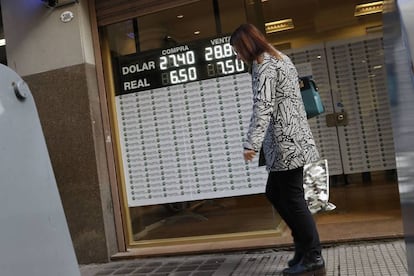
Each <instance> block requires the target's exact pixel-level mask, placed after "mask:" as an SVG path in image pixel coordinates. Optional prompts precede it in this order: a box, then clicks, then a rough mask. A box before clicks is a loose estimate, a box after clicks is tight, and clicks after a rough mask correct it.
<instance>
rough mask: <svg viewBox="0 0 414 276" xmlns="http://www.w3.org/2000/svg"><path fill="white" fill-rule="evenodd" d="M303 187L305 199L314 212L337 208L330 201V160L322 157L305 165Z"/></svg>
mask: <svg viewBox="0 0 414 276" xmlns="http://www.w3.org/2000/svg"><path fill="white" fill-rule="evenodd" d="M303 188H304V190H305V200H306V202H307V203H308V208H309V210H310V211H311V213H312V214H316V213H318V212H322V211H331V210H334V209H335V208H336V206H335V205H334V204H332V203H330V202H329V170H328V160H326V159H322V160H319V161H317V162H313V163H310V164H306V165H305V166H304V168H303Z"/></svg>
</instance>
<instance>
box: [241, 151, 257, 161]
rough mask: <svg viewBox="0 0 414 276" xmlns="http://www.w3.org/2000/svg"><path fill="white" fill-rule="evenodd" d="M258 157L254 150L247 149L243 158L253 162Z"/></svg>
mask: <svg viewBox="0 0 414 276" xmlns="http://www.w3.org/2000/svg"><path fill="white" fill-rule="evenodd" d="M255 155H256V152H255V151H254V150H249V149H245V150H244V152H243V157H244V160H245V161H251V160H252V159H253V158H254V157H255Z"/></svg>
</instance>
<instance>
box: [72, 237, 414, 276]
mask: <svg viewBox="0 0 414 276" xmlns="http://www.w3.org/2000/svg"><path fill="white" fill-rule="evenodd" d="M292 255H293V252H291V251H284V250H272V249H267V250H254V251H243V252H236V253H216V254H206V255H192V256H178V257H165V258H158V257H157V258H148V259H133V260H126V261H117V262H111V263H107V264H99V265H84V266H81V267H80V269H81V275H82V276H95V275H96V276H106V275H118V276H123V275H125V276H126V275H128V276H132V275H134V276H253V275H257V276H259V275H261V276H270V275H281V271H282V270H283V269H284V268H285V267H286V264H287V261H288V260H289V259H290V258H291V257H292ZM323 256H324V259H325V262H326V272H327V274H326V275H327V276H331V275H332V276H386V275H389V276H406V275H407V276H408V272H407V259H406V251H405V243H404V240H403V239H399V240H387V241H375V242H359V243H349V244H340V245H332V246H330V247H325V248H324V251H323Z"/></svg>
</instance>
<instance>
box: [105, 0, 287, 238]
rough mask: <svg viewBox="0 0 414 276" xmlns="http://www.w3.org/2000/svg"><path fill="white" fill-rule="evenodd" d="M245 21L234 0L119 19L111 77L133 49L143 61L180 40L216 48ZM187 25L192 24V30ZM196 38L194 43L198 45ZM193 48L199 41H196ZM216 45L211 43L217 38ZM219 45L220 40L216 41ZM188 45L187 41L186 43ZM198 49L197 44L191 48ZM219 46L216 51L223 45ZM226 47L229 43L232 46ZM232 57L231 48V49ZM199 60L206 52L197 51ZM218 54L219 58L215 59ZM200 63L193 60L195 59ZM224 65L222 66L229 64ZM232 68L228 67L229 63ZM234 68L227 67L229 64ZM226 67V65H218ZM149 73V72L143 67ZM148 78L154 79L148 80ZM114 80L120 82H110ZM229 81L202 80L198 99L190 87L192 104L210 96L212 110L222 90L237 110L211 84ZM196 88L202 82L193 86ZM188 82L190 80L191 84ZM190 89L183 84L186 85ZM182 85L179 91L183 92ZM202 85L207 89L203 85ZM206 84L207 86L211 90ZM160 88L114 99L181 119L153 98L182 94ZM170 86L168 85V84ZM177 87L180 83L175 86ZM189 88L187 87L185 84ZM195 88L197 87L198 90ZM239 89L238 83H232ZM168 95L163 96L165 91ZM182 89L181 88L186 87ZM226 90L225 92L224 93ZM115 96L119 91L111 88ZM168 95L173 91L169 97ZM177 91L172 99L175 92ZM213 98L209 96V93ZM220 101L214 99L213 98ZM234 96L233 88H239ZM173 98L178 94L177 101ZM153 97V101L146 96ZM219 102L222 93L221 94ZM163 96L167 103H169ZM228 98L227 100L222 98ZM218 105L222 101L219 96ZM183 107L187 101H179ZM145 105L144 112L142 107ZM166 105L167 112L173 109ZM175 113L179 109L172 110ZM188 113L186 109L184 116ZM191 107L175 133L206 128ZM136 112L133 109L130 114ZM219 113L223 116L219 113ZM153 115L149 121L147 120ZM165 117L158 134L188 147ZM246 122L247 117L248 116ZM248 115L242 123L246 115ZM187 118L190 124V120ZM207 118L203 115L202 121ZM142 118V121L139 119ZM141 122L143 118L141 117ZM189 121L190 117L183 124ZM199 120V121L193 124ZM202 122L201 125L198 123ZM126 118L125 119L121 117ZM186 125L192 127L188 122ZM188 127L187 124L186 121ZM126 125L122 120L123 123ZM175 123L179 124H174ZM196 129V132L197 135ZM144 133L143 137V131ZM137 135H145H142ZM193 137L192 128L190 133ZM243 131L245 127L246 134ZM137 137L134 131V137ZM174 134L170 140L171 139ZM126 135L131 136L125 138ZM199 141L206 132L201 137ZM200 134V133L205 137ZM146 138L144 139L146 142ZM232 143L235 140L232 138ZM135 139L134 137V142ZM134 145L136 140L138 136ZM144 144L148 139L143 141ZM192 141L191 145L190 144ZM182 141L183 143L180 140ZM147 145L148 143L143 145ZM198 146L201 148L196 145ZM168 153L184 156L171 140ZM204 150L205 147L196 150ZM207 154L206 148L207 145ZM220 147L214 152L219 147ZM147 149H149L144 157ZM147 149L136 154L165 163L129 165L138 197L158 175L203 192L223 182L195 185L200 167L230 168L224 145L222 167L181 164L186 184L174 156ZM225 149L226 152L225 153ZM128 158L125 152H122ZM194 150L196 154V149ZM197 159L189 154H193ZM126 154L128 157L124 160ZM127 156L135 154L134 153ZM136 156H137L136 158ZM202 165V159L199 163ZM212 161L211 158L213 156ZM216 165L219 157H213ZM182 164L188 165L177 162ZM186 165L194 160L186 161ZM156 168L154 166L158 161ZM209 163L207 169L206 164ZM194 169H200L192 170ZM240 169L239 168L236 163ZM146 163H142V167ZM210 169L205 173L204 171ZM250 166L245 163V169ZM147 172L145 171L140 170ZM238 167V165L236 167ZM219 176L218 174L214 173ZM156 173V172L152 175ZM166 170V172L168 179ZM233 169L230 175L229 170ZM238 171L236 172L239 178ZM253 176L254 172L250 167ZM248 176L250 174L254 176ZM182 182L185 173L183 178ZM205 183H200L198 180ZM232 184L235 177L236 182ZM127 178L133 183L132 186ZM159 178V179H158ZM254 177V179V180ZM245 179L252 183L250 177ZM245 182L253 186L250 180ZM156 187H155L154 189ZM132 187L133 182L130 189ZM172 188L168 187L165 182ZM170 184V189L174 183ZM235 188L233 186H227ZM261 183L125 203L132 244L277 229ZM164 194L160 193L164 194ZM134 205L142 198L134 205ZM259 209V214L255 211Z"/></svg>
mask: <svg viewBox="0 0 414 276" xmlns="http://www.w3.org/2000/svg"><path fill="white" fill-rule="evenodd" d="M215 11H216V12H217V11H218V12H219V14H215ZM244 21H245V13H244V2H243V0H231V1H217V2H216V3H215V6H214V2H213V1H210V0H203V1H197V2H195V3H193V4H189V5H184V6H180V7H176V8H173V9H169V10H165V11H160V12H157V13H154V14H149V15H146V16H142V17H139V18H136V19H133V20H129V21H126V22H121V23H118V24H113V25H111V26H108V27H105V30H104V31H105V32H106V35H107V37H108V43H109V48H110V50H111V56H112V57H113V70H114V75H115V77H117V74H118V73H117V71H118V70H119V68H120V67H118V63H117V61H118V57H121V58H122V57H123V56H126V55H130V54H136V56H137V57H138V59H140V57H141V55H140V53H142V54H143V57H144V56H146V55H147V53H153V52H154V51H155V52H160V49H167V50H168V49H175V46H177V45H184V44H188V45H193V44H191V43H192V42H194V41H204V43H207V44H200V45H210V46H211V45H213V46H214V45H216V44H213V42H211V41H214V39H215V38H220V37H223V36H225V35H229V34H230V33H231V32H232V31H233V30H234V29H235V28H236V27H237V26H238V25H239V24H241V23H243V22H244ZM189 26H190V27H189ZM197 43H198V42H197ZM197 43H196V44H195V45H198V44H197ZM214 43H216V42H214ZM220 43H223V42H220ZM190 47H191V46H190ZM196 47H198V46H196ZM200 47H206V46H200ZM220 49H221V50H222V51H223V52H218V53H217V54H218V55H227V52H228V51H227V48H220ZM220 49H218V50H220ZM229 49H230V50H231V47H229ZM230 54H232V52H231V53H230ZM201 56H203V58H204V54H202V55H201ZM219 58H220V57H219ZM155 59H156V58H154V57H153V56H151V58H149V59H148V60H149V61H148V62H147V63H146V64H147V65H148V67H147V68H146V69H148V68H149V67H150V65H149V64H150V62H151V61H153V60H155ZM197 62H198V61H197ZM219 62H221V63H222V64H225V63H224V62H222V61H219ZM226 65H227V64H226ZM230 65H231V64H230ZM230 68H231V67H230ZM132 69H134V70H135V69H136V70H141V69H142V70H144V69H145V68H144V67H133V68H132ZM223 70H224V69H223ZM146 71H151V70H146ZM148 80H149V81H150V80H151V77H150V76H149V77H148ZM115 81H116V82H117V80H115ZM234 81H236V77H233V78H232V79H227V81H223V82H218V81H215V80H214V79H211V80H210V81H209V82H208V83H209V84H206V83H205V84H204V88H203V87H202V86H201V85H200V89H207V90H206V93H205V94H206V96H204V97H200V98H198V96H197V95H196V94H194V92H193V93H192V94H191V95H190V94H189V95H188V100H189V101H197V102H199V103H200V104H201V103H204V101H209V107H210V108H211V105H215V104H218V102H215V103H212V102H211V101H212V100H214V99H217V100H218V99H219V98H220V97H221V96H220V93H222V96H223V97H227V98H228V100H227V102H228V103H229V104H230V105H231V106H233V103H234V107H233V108H236V102H237V101H238V99H237V101H236V99H235V98H233V97H231V96H230V95H227V96H226V94H225V93H226V92H220V91H219V90H220V89H218V88H216V87H217V86H218V85H220V83H221V85H231V87H233V88H234V87H236V86H235V85H234V84H232V83H233V82H234ZM211 84H214V86H211ZM243 84H244V86H245V87H248V85H250V78H249V77H247V78H245V79H244V80H243V81H242V82H240V84H239V85H243ZM197 85H199V84H197ZM189 86H190V83H189ZM189 86H188V87H189ZM184 87H185V86H183V87H181V86H180V88H178V89H179V90H180V89H183V90H184ZM206 87H207V88H206ZM208 87H210V88H208ZM162 89H164V90H161V89H150V90H145V89H142V90H141V91H139V93H129V94H123V95H122V97H119V96H116V98H117V99H116V100H118V101H121V102H122V103H121V110H122V112H125V113H128V114H132V113H131V108H133V109H137V110H136V111H137V112H138V113H139V112H140V114H141V116H148V119H149V120H153V119H154V118H155V119H157V118H156V116H157V115H158V114H160V112H161V113H164V114H170V113H171V115H172V116H178V115H180V114H179V112H180V109H175V110H174V112H172V107H171V108H169V107H168V105H162V107H161V108H162V109H163V110H162V111H160V110H159V109H158V108H160V105H157V102H158V101H160V100H161V101H162V100H164V101H165V100H167V99H168V100H169V101H170V104H172V103H173V102H174V105H175V106H176V105H180V106H181V105H183V103H182V100H184V99H187V98H182V97H183V96H182V95H183V92H182V91H181V90H180V91H181V92H174V93H175V94H173V93H172V92H171V93H169V92H168V91H169V89H170V88H169V87H168V86H167V87H165V88H162ZM171 89H173V88H171ZM174 89H177V88H174ZM188 89H189V88H188ZM197 89H198V88H197ZM235 89H236V90H237V87H236V88H235ZM244 89H245V90H243V91H241V90H240V93H246V95H245V96H244V97H247V98H248V100H247V101H248V104H246V105H245V106H244V107H243V108H245V109H247V110H250V108H251V106H250V104H251V103H250V91H251V90H250V89H248V88H244ZM233 90H234V89H231V88H229V90H228V91H229V92H231V93H233V92H234V91H233ZM167 92H168V96H167V95H166V94H165V93H167ZM184 93H185V92H184ZM227 93H228V92H227ZM116 94H117V95H119V94H118V92H116ZM170 94H171V95H170ZM174 95H175V96H174ZM208 95H210V96H208ZM216 95H218V97H219V98H217V96H216ZM236 95H237V92H236ZM176 98H177V99H176ZM143 99H148V100H149V102H147V103H146V104H145V105H143V106H142V107H139V108H137V107H136V104H133V105H131V104H130V102H132V101H133V102H134V103H135V101H136V102H137V103H138V102H139V101H141V100H143ZM151 99H152V100H151ZM220 99H221V98H220ZM168 100H167V101H168ZM224 100H225V99H224ZM220 102H221V100H220ZM154 108H155V109H157V112H158V113H157V115H155V114H154V115H153V109H154ZM183 108H184V105H183ZM140 109H142V110H140ZM170 109H171V110H170ZM177 112H178V113H177ZM188 112H189V111H188V110H187V113H188ZM191 112H193V113H192V114H193V115H192V117H190V116H188V117H185V118H183V117H181V120H183V119H185V127H184V129H182V130H181V131H179V132H186V133H187V132H188V129H187V128H194V129H198V128H200V129H202V134H204V127H207V125H206V123H205V121H204V120H202V121H200V120H198V121H197V120H196V118H198V119H202V117H201V116H204V118H205V119H206V118H207V117H206V116H209V115H208V112H207V111H205V110H204V111H203V109H202V108H201V106H200V108H199V111H198V112H195V111H194V110H192V111H191ZM134 114H135V113H134ZM234 114H235V116H236V117H235V118H237V122H239V120H240V119H239V115H238V113H237V111H236V110H235V112H234ZM182 115H183V116H186V110H182ZM222 116H224V115H222ZM149 117H154V118H149ZM164 117H165V118H164V119H162V120H161V121H160V120H159V118H158V121H157V124H158V126H159V128H160V129H161V130H160V131H161V132H163V134H162V135H163V136H165V135H170V138H169V139H168V140H170V141H178V143H179V144H180V149H184V150H185V149H190V148H191V147H192V146H193V144H192V143H193V142H190V139H189V138H188V139H183V140H180V139H178V140H176V137H175V136H176V135H175V134H174V135H173V134H172V133H171V132H170V133H168V131H165V129H164V130H162V127H161V125H162V124H164V123H167V124H169V125H171V124H173V125H174V123H171V118H170V115H168V116H164ZM246 119H247V120H248V118H247V117H246ZM246 119H245V120H246ZM174 120H175V121H176V122H175V125H177V124H178V125H180V124H181V123H180V118H178V117H174ZM188 120H189V121H188ZM206 120H207V119H206ZM140 121H141V120H140ZM142 121H144V120H142ZM187 121H188V122H187ZM196 121H197V122H196ZM203 121H204V123H203ZM123 123H125V121H123ZM143 124H146V125H147V127H144V128H141V125H134V126H133V127H134V128H140V129H141V131H142V132H141V133H146V135H148V133H154V134H155V135H158V134H157V133H158V131H157V132H154V128H156V127H155V126H154V125H153V124H148V123H145V122H144V123H143ZM187 124H189V125H187ZM212 124H213V127H214V129H213V130H211V129H210V132H214V131H218V132H220V133H224V134H226V128H225V126H224V125H223V126H222V124H221V123H220V124H219V125H217V124H216V122H215V121H214V120H211V121H210V127H211V125H212ZM119 125H122V123H119ZM190 125H191V126H190ZM124 126H125V124H124ZM178 127H179V126H178ZM236 127H237V128H234V127H233V131H234V130H235V131H236V132H237V135H239V133H240V132H243V131H240V130H239V127H238V125H237V126H236ZM230 128H231V126H227V129H228V130H227V131H229V130H230ZM200 133H201V132H200ZM119 135H120V137H121V138H124V135H121V133H120V134H119ZM142 135H143V134H142ZM142 135H141V136H138V137H143V136H142ZM190 135H191V133H190ZM242 135H244V132H243V134H242ZM135 136H137V135H135ZM135 136H134V137H133V139H136V137H135ZM173 136H174V137H173ZM127 138H129V136H128V137H127ZM202 138H203V137H202ZM141 139H142V143H144V141H145V139H144V138H141ZM203 139H204V138H203ZM220 139H222V140H218V141H215V142H214V143H219V144H222V145H224V143H225V142H226V143H227V141H225V139H223V138H220ZM148 140H151V139H149V138H148V139H147V140H146V141H148ZM152 140H153V141H154V140H155V137H154V138H152ZM233 140H234V139H233ZM134 141H135V140H134ZM162 141H163V139H162V138H161V142H158V143H155V144H154V145H153V147H155V150H157V147H158V149H159V150H161V149H162V153H164V152H165V150H164V148H162V147H163V145H161V146H160V144H162V143H163V142H162ZM204 141H205V142H204V144H203V142H201V143H199V144H198V146H197V145H195V144H194V145H195V148H194V151H200V147H201V148H205V147H206V145H205V144H207V141H208V138H207V140H205V139H204ZM138 143H139V141H138ZM145 143H147V142H145ZM190 143H191V145H190ZM233 143H234V142H233ZM182 144H186V145H182ZM145 145H147V144H145ZM235 146H236V148H237V154H236V155H237V156H236V155H234V156H233V155H232V158H233V159H237V162H238V163H241V168H242V169H241V171H236V169H234V172H233V173H234V174H235V176H234V177H235V178H237V177H239V178H241V179H242V181H247V180H246V179H249V180H248V181H250V175H249V171H244V168H245V167H246V165H245V164H244V161H243V160H242V145H241V141H236V145H235ZM197 147H198V149H197ZM169 151H170V152H172V153H173V154H179V156H180V157H182V156H183V154H184V153H181V152H179V151H177V150H174V146H173V144H171V147H170V148H169ZM201 151H203V149H201ZM206 151H207V150H206ZM216 151H217V150H216ZM149 152H150V154H148V153H149ZM151 153H152V151H151V150H148V146H147V148H146V150H142V151H139V152H138V154H137V156H140V155H141V157H142V154H144V158H146V157H145V154H147V155H146V156H149V155H151V156H149V157H148V158H146V159H145V160H146V161H147V163H151V164H152V163H154V164H155V163H157V164H158V162H162V167H163V168H165V171H164V169H159V171H158V169H155V170H154V169H150V170H149V171H145V172H144V169H143V168H142V167H134V166H131V167H130V168H129V169H130V170H137V171H142V172H143V174H142V176H141V177H140V178H139V179H132V178H129V182H128V180H125V181H126V182H128V184H123V185H133V188H131V189H133V191H132V194H133V196H135V197H139V196H141V194H142V193H145V192H146V191H147V190H149V189H154V187H155V186H157V185H158V186H159V187H161V184H162V183H163V181H160V180H157V175H158V178H174V179H176V183H177V184H176V186H177V187H178V188H177V189H179V187H180V186H186V187H187V186H192V187H194V189H195V190H196V189H201V188H200V186H202V185H215V184H211V183H207V182H214V181H217V182H220V181H219V180H214V179H215V178H214V174H213V177H212V178H209V180H206V176H204V180H200V182H199V183H189V182H192V181H191V180H189V179H193V180H195V182H197V181H198V180H197V177H194V175H197V173H200V174H202V173H203V172H205V173H206V175H207V174H208V175H209V177H211V175H212V174H211V173H210V171H212V170H216V171H219V170H223V172H224V173H227V174H229V173H228V169H229V168H230V170H229V171H230V172H231V167H227V166H231V161H228V160H229V159H228V158H229V157H230V154H233V153H230V152H229V151H228V150H227V152H226V150H225V149H224V147H223V151H222V152H219V155H221V157H220V156H219V158H218V159H222V160H226V161H224V163H225V164H224V163H223V165H225V166H226V168H217V165H215V166H216V167H214V169H213V166H212V164H211V163H210V164H208V163H207V164H200V163H198V164H197V165H194V166H193V167H191V166H189V167H188V168H183V170H188V171H187V173H188V174H191V175H192V177H193V178H187V180H186V181H184V182H183V181H181V172H179V171H180V170H178V173H177V174H176V175H171V174H168V173H169V171H174V172H177V170H176V167H177V163H178V165H180V162H179V161H175V159H174V160H168V159H167V158H163V156H162V155H159V154H155V155H154V154H151ZM226 154H227V155H226ZM126 155H127V154H126ZM126 155H124V156H123V157H122V158H127V157H126ZM195 155H196V154H195ZM193 157H194V156H193ZM128 158H129V157H128ZM131 158H132V157H131ZM134 158H135V157H134ZM195 158H197V159H198V160H201V159H202V158H199V157H198V156H196V157H195ZM203 158H205V161H204V162H208V160H209V158H208V156H207V155H206V156H205V157H203ZM199 162H200V161H199ZM210 162H211V158H210ZM216 162H217V161H216ZM181 164H184V165H185V163H182V162H181ZM191 164H193V163H192V162H191ZM157 166H158V165H157ZM206 166H207V167H208V168H207V167H206ZM252 166H253V167H255V168H256V169H258V168H257V165H256V164H254V165H252ZM197 167H198V168H197ZM239 167H240V166H239ZM145 168H147V167H145ZM205 168H207V170H205ZM246 168H247V167H246ZM145 170H146V169H145ZM237 170H239V169H237ZM261 172H263V173H264V174H265V175H266V173H265V171H264V168H261ZM216 173H217V172H216ZM155 174H157V175H155ZM167 174H168V176H166V175H167ZM183 174H185V173H183ZM230 174H231V173H230ZM236 174H239V175H238V176H236ZM252 174H253V171H252ZM252 178H254V177H253V176H252ZM183 179H185V178H183ZM203 181H204V182H203ZM236 181H237V180H236ZM265 181H266V180H265V177H264V178H261V179H260V180H257V179H256V182H259V183H260V185H261V186H263V185H264V182H265ZM130 182H131V183H130ZM158 182H159V183H158ZM253 182H254V181H252V183H253ZM249 183H250V182H249ZM237 185H239V186H241V185H240V183H236V184H234V186H235V187H236V188H237ZM249 185H250V184H249ZM158 186H157V187H158ZM131 187H132V186H131ZM169 187H171V186H169ZM173 189H174V188H173ZM232 189H233V187H232ZM263 190H264V188H263V187H262V188H260V189H259V190H258V191H259V193H261V194H257V193H258V192H255V193H252V194H245V193H244V195H240V194H238V195H237V196H233V197H229V196H226V194H225V192H223V193H222V194H220V195H218V196H217V198H214V197H213V198H211V196H210V197H206V198H203V197H201V198H200V197H198V200H192V196H190V197H188V198H187V199H186V200H185V201H183V200H180V201H178V202H169V203H162V204H151V205H148V203H145V204H141V205H140V206H138V207H137V206H132V205H131V206H130V207H129V208H128V213H129V216H130V218H129V221H130V222H131V226H132V227H131V228H132V233H131V234H132V236H133V240H134V241H149V240H157V239H169V238H183V237H197V236H206V235H207V236H208V235H222V234H234V233H241V232H243V233H245V232H254V231H266V230H278V229H279V227H280V226H281V225H282V220H281V218H280V217H279V215H278V214H277V213H276V212H274V210H273V208H272V206H271V205H270V204H269V202H268V201H267V199H266V198H265V196H264V195H263V193H262V191H263ZM167 192H168V191H165V193H167ZM148 202H151V200H148ZM138 204H139V203H138ZM258 214H260V215H258Z"/></svg>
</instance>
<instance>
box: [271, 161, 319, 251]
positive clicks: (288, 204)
mask: <svg viewBox="0 0 414 276" xmlns="http://www.w3.org/2000/svg"><path fill="white" fill-rule="evenodd" d="M266 197H267V198H268V200H269V201H270V202H271V203H272V205H273V207H274V208H275V209H276V210H277V211H278V213H279V215H280V216H281V217H282V219H283V220H284V221H285V222H286V224H287V225H288V226H289V228H290V230H291V231H292V237H293V241H294V243H295V250H296V251H297V252H302V253H306V252H310V251H318V252H320V251H321V245H320V241H319V234H318V230H317V229H316V224H315V221H314V219H313V216H312V214H311V213H310V211H309V209H308V206H307V204H306V201H305V198H304V191H303V167H300V168H297V169H294V170H289V171H278V172H270V173H269V177H268V179H267V184H266Z"/></svg>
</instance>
